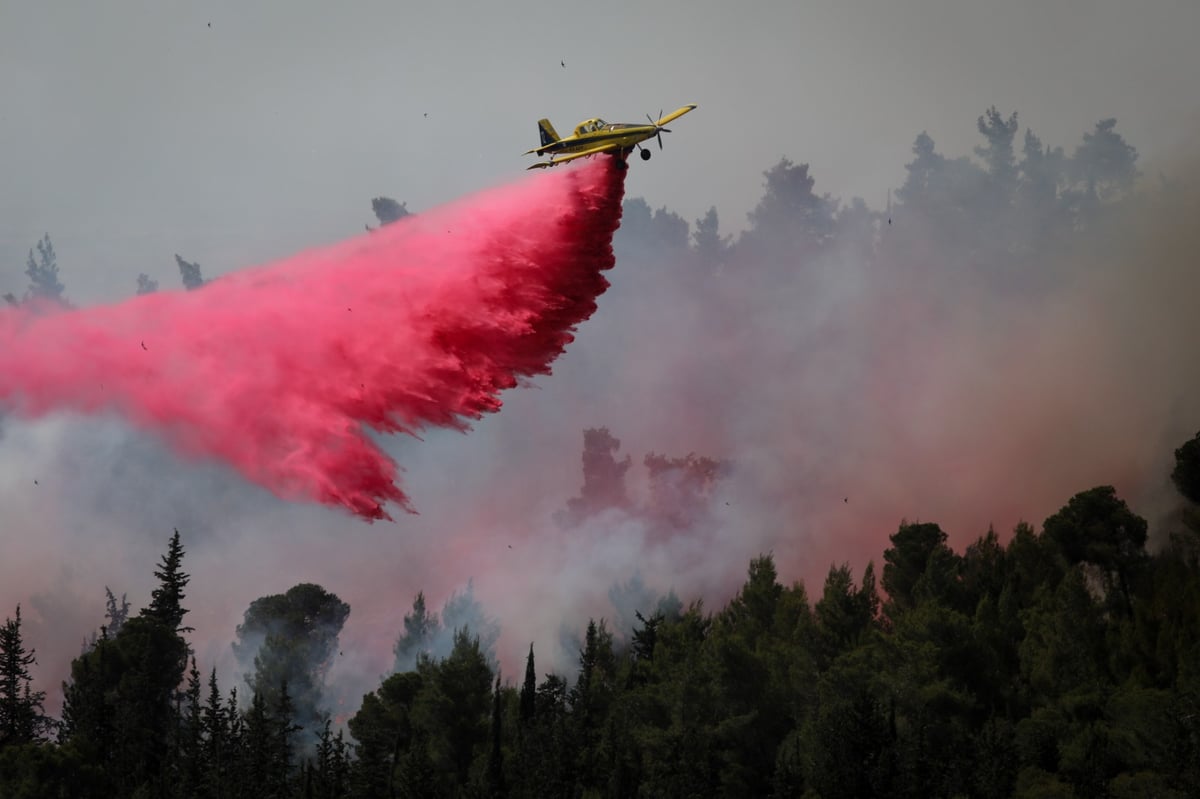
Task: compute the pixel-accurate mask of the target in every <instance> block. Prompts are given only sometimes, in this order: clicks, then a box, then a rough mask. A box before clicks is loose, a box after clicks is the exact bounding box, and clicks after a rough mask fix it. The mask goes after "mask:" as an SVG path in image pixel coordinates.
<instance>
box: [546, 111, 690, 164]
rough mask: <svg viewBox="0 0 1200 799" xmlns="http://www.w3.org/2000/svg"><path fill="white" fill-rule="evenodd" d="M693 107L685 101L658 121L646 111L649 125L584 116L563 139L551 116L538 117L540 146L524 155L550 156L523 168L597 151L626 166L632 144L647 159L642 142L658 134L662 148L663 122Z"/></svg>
mask: <svg viewBox="0 0 1200 799" xmlns="http://www.w3.org/2000/svg"><path fill="white" fill-rule="evenodd" d="M695 107H696V106H695V105H685V106H683V107H682V108H677V109H675V110H674V111H672V112H671V113H669V114H667V115H666V116H665V117H664V116H661V115H660V118H659V120H658V121H657V122H655V121H654V120H653V119H650V115H649V114H647V115H646V119H649V120H650V124H649V125H643V124H641V123H638V122H633V123H629V122H617V123H609V122H605V121H604V120H603V119H587V120H584V121H583V122H580V123H579V124H578V125H576V126H575V133H574V134H573V135H571V136H567V137H566V138H565V139H560V138H559V137H558V134H557V133H555V132H554V126H553V125H551V124H550V120H548V119H539V120H538V132H539V133H540V134H541V137H542V146H541V147H536V148H534V149H532V150H527V151H526V152H525V155H529V154H530V153H537V154H538V155H546V154H547V153H549V155H550V160H549V161H539V162H538V163H536V164H533V165H532V166H529V167H526V168H527V169H545V168H546V167H550V166H556V165H558V164H564V163H566V162H567V161H573V160H575V159H576V158H583V157H585V156H588V155H598V154H600V153H611V154H612V156H613V157H614V158H615V159H616V160H617V165H618V166H619V167H621V168H625V167H626V166H627V164H626V162H625V159H626V158H627V157H628V156H629V154H630V153H632V152H633V151H634V149H635V148H636V149H638V150H641V153H642V160H643V161H649V160H650V151H649V150H647V149H645V148H643V147H642V145H641V142H644V141H646V140H647V139H653V138H657V139H658V149H660V150H661V149H662V134H664V133H670V132H671V131H669V130H667V129H666V128H664V127H663V125H665V124H667V123H668V122H670V121H671V120H673V119H678V118H679V117H681V116H683V115H684V114H686V113H687V112H688V111H691V110H692V109H693V108H695Z"/></svg>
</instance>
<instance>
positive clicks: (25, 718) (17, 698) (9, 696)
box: [0, 605, 48, 750]
mask: <svg viewBox="0 0 1200 799" xmlns="http://www.w3.org/2000/svg"><path fill="white" fill-rule="evenodd" d="M34 663H37V658H36V657H35V653H34V652H33V650H31V649H26V647H25V641H24V639H23V637H22V634H21V606H20V605H17V612H16V614H15V617H14V618H6V619H5V620H4V626H3V627H0V750H3V749H6V748H8V747H10V746H21V745H23V744H30V743H35V742H37V741H40V740H41V739H42V737H43V736H44V735H45V733H46V729H47V727H48V720H47V719H46V716H45V715H44V714H43V712H42V702H43V701H45V699H46V693H45V691H34V690H33V689H32V685H33V675H32V674H30V672H29V667H30V666H32V665H33V664H34Z"/></svg>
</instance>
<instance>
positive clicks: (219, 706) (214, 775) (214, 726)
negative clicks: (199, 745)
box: [201, 668, 230, 796]
mask: <svg viewBox="0 0 1200 799" xmlns="http://www.w3.org/2000/svg"><path fill="white" fill-rule="evenodd" d="M229 721H230V719H229V715H228V711H227V710H226V708H225V705H224V703H222V701H221V691H220V689H219V688H218V687H217V670H216V669H215V668H214V669H213V670H212V672H211V673H210V674H209V676H208V699H207V701H206V702H205V703H204V709H203V711H202V714H201V723H202V728H203V733H204V766H205V773H204V780H203V783H204V785H205V786H206V790H207V793H208V795H210V796H221V795H222V788H223V787H224V785H225V782H226V777H227V775H228V771H229V762H228V758H229V751H230V745H229V744H230V735H229Z"/></svg>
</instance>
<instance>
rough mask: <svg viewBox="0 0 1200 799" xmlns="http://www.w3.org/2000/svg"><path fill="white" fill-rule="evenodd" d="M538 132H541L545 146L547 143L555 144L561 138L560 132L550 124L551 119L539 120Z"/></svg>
mask: <svg viewBox="0 0 1200 799" xmlns="http://www.w3.org/2000/svg"><path fill="white" fill-rule="evenodd" d="M538 133H539V134H541V137H542V146H543V147H545V146H546V145H547V144H554V142H556V141H558V139H559V136H558V133H557V132H555V130H554V126H553V125H551V124H550V120H548V119H539V120H538Z"/></svg>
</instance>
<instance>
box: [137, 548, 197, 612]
mask: <svg viewBox="0 0 1200 799" xmlns="http://www.w3.org/2000/svg"><path fill="white" fill-rule="evenodd" d="M183 554H184V551H183V545H182V544H180V543H179V530H176V531H175V534H174V535H173V536H171V543H170V544H169V546H168V548H167V554H166V555H164V556H163V559H162V563H161V565H160V566H159V569H158V570H157V571H155V572H154V576H155V577H157V578H158V579H159V586H158V588H155V589H154V591H153V592H151V594H150V596H151V600H150V607H148V608H147V609H146V610H145V611H143V615H145V616H147V617H149V618H151V619H154V620H155V621H158V622H161V623H162V624H163V625H165V626H166V627H168V628H169V629H171V630H173V631H175V632H191V628H190V627H181V626H180V625H181V624H183V617H184V615H185V614H186V613H187V609H186V608H184V607H183V606H182V605H181V603H182V602H183V599H184V596H185V594H184V593H183V589H184V587H185V586H186V585H187V584H188V579H189V577H188V575H187V574H184V572H183V570H182V568H181V565H182V563H183Z"/></svg>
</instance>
